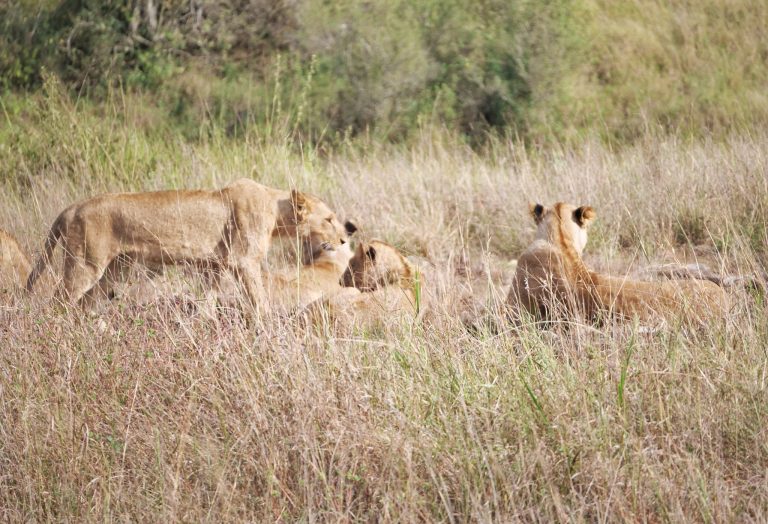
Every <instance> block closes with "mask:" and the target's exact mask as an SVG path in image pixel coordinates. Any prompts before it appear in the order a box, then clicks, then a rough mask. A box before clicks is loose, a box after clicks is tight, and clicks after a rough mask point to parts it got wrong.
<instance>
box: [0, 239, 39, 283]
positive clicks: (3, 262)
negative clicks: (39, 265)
mask: <svg viewBox="0 0 768 524" xmlns="http://www.w3.org/2000/svg"><path fill="white" fill-rule="evenodd" d="M31 270H32V264H31V263H30V261H29V257H27V254H26V253H25V252H24V250H23V249H21V246H20V245H19V242H18V240H16V237H14V236H13V235H11V234H10V233H8V232H7V231H5V230H3V229H0V285H2V286H5V285H11V286H12V287H24V282H25V281H26V280H27V277H28V276H29V273H30V271H31Z"/></svg>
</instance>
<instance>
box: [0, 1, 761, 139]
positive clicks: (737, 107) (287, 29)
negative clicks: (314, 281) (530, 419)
mask: <svg viewBox="0 0 768 524" xmlns="http://www.w3.org/2000/svg"><path fill="white" fill-rule="evenodd" d="M766 25H768V4H765V3H764V2H762V1H760V0H736V1H733V2H728V3H722V2H719V1H717V0H704V1H703V2H694V1H693V0H675V1H673V2H666V3H658V2H655V1H652V0H643V1H641V2H629V1H626V0H623V1H618V2H614V1H608V0H598V1H596V2H588V1H587V0H546V1H543V2H539V1H537V2H534V1H532V0H513V1H508V0H489V1H485V2H468V1H466V0H414V1H411V2H406V1H403V0H393V1H391V2H370V1H363V0H341V1H339V2H332V3H329V2H326V1H324V0H291V1H289V0H235V1H231V0H228V1H225V0H195V1H192V2H190V1H188V0H183V1H182V0H130V1H129V0H106V1H96V0H63V1H50V0H49V1H47V2H46V1H43V2H39V1H38V2H31V1H28V0H17V1H14V2H10V3H6V4H3V5H0V89H3V90H9V89H13V90H18V89H28V90H35V89H38V88H39V87H40V86H41V82H42V73H41V71H43V69H47V70H49V71H51V72H52V73H54V74H56V75H58V76H59V77H60V78H61V79H62V81H63V82H64V84H65V85H67V86H69V88H70V89H71V93H72V95H73V96H80V97H82V96H88V97H90V98H93V99H95V100H100V99H103V98H104V97H106V96H108V94H109V93H110V92H111V89H112V88H114V87H115V86H118V87H120V86H122V87H120V88H122V89H128V90H129V91H132V92H136V93H139V95H140V96H143V95H141V94H142V93H148V94H150V95H151V96H149V97H145V98H144V100H152V101H153V105H154V106H155V107H156V109H157V110H159V111H160V112H161V113H162V114H163V115H164V116H165V117H166V118H167V119H168V120H169V121H171V122H174V123H175V124H176V125H178V126H180V129H181V130H182V132H183V133H184V134H185V135H186V136H189V137H200V136H202V135H205V134H206V132H205V131H204V130H205V129H210V128H211V125H210V124H215V127H218V128H221V129H225V130H227V132H228V133H230V134H233V135H237V134H239V133H241V132H242V131H244V130H245V129H246V128H249V127H253V126H255V127H257V128H258V129H267V132H272V131H273V130H274V128H275V125H277V123H278V121H279V122H280V126H279V127H280V129H281V132H283V133H288V134H290V135H292V136H296V137H299V136H300V137H302V138H303V139H304V140H309V141H313V142H314V141H323V140H329V139H330V140H343V139H344V137H348V136H350V135H354V134H359V133H371V134H373V135H374V136H375V137H377V138H385V139H389V140H396V141H400V140H408V139H409V137H411V136H412V135H413V134H414V132H416V131H418V130H419V129H420V128H421V127H423V126H424V125H437V126H442V127H447V128H449V129H451V130H457V131H460V132H461V133H463V134H464V135H465V136H467V137H468V138H469V139H470V141H472V142H479V141H484V140H485V138H486V137H487V136H488V135H489V134H512V135H517V136H520V137H522V138H525V139H529V140H535V141H548V140H552V139H556V140H563V139H565V140H570V139H577V140H579V139H581V138H583V137H584V136H588V135H595V134H597V135H600V136H602V137H603V138H605V139H607V140H610V141H619V142H631V141H633V140H635V139H636V138H637V137H639V136H642V135H644V134H645V133H646V132H647V130H648V129H649V128H656V127H660V128H661V129H663V130H665V131H673V132H682V133H690V134H695V135H705V134H710V133H715V134H717V133H722V132H728V131H729V130H733V129H738V128H742V127H745V126H751V125H756V124H760V123H762V122H765V121H766V119H768V94H766V91H765V89H764V86H765V84H766V80H768V59H767V57H768V40H766V39H765V38H764V35H763V33H764V28H765V27H766ZM265 126H266V127H265ZM201 133H202V135H201Z"/></svg>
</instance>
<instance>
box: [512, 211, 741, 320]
mask: <svg viewBox="0 0 768 524" xmlns="http://www.w3.org/2000/svg"><path fill="white" fill-rule="evenodd" d="M531 214H532V215H533V218H534V220H535V222H536V224H537V227H538V228H537V231H536V238H535V240H534V242H533V243H532V244H531V245H530V246H529V247H528V249H527V250H526V251H525V252H524V253H523V254H522V255H521V256H520V258H519V259H518V263H517V270H516V272H515V277H514V280H513V282H512V287H511V289H510V292H509V295H508V298H507V302H508V304H509V305H510V307H511V310H512V314H513V315H519V313H520V311H521V310H524V311H527V312H529V313H531V314H532V315H534V316H535V317H537V318H543V319H553V318H564V317H565V318H571V317H573V316H578V315H579V314H583V315H585V316H586V317H587V318H589V319H591V320H599V319H603V318H605V317H608V316H615V317H618V318H623V319H631V318H635V317H636V318H638V319H639V320H640V321H641V322H643V323H656V322H658V321H668V322H675V321H676V320H677V319H680V320H682V321H684V322H686V323H694V324H701V323H703V322H706V321H707V320H710V319H716V318H723V317H724V316H725V314H726V313H727V311H728V297H727V295H726V293H725V292H724V291H723V289H722V288H720V287H718V286H717V285H715V284H713V283H712V282H709V281H704V280H683V281H665V282H643V281H633V280H629V279H626V278H617V277H611V276H606V275H601V274H599V273H597V272H595V271H592V270H590V269H588V268H587V266H586V265H585V264H584V261H583V260H582V258H581V253H582V251H583V250H584V246H585V245H586V243H587V230H588V228H589V226H590V224H591V222H592V221H593V220H594V219H595V217H596V214H595V211H594V210H593V209H592V208H591V207H589V206H582V207H575V206H572V205H569V204H564V203H562V202H559V203H557V204H555V205H554V206H552V207H551V208H545V207H544V206H542V205H540V204H536V205H535V206H531Z"/></svg>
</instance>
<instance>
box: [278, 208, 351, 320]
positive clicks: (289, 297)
mask: <svg viewBox="0 0 768 524" xmlns="http://www.w3.org/2000/svg"><path fill="white" fill-rule="evenodd" d="M344 228H345V230H346V232H347V234H348V235H350V236H351V235H353V234H354V233H355V231H357V227H356V226H355V225H354V224H353V223H352V222H350V221H347V222H345V223H344ZM352 257H353V253H352V250H351V249H350V247H349V243H345V244H343V245H341V246H338V247H335V246H333V245H331V244H328V243H326V244H323V246H322V249H321V250H320V251H319V253H316V254H315V258H314V259H313V260H311V261H307V262H305V263H304V264H303V265H301V266H300V267H298V268H293V269H286V270H282V271H278V272H271V273H269V275H268V277H267V279H266V285H267V294H268V297H269V301H270V303H271V304H272V305H273V306H278V307H280V308H281V309H282V310H285V311H295V310H299V309H301V308H304V307H306V306H307V305H309V304H310V303H312V302H314V301H316V300H321V299H323V298H324V297H327V296H331V295H334V294H335V293H338V292H339V291H341V290H342V289H343V286H342V276H343V275H344V272H345V271H346V270H347V268H348V265H349V261H350V260H351V259H352Z"/></svg>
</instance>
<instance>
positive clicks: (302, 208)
mask: <svg viewBox="0 0 768 524" xmlns="http://www.w3.org/2000/svg"><path fill="white" fill-rule="evenodd" d="M291 205H292V206H293V212H294V214H295V215H296V218H297V219H299V220H304V217H306V216H307V208H308V206H309V204H308V202H307V197H306V196H304V193H302V192H301V191H297V190H296V189H291Z"/></svg>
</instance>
